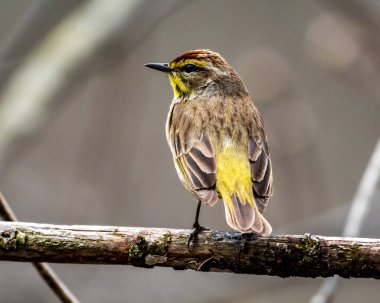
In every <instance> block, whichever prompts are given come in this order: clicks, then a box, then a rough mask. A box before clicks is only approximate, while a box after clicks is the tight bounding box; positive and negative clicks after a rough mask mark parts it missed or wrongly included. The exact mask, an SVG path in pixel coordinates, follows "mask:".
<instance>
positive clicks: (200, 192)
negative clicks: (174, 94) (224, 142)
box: [169, 106, 218, 205]
mask: <svg viewBox="0 0 380 303" xmlns="http://www.w3.org/2000/svg"><path fill="white" fill-rule="evenodd" d="M176 107H177V106H175V107H174V108H173V111H174V112H173V114H176V115H177V116H176V119H175V123H172V124H171V125H170V130H169V144H170V145H171V146H172V151H173V153H174V158H175V163H176V165H177V166H178V167H179V169H178V170H177V171H178V172H179V173H180V174H181V175H182V176H181V180H182V182H183V183H184V185H185V187H186V188H188V189H190V191H191V192H192V193H193V194H194V195H195V196H196V197H197V199H199V200H200V201H202V202H205V203H209V204H211V205H213V204H215V203H216V202H217V201H218V194H217V192H216V189H215V185H216V161H215V152H214V148H213V146H212V142H211V139H210V137H209V135H208V133H207V132H206V131H203V132H200V131H197V130H196V129H194V128H192V127H191V124H190V122H189V116H188V115H186V114H185V113H184V112H183V109H179V110H178V111H177V112H175V111H176Z"/></svg>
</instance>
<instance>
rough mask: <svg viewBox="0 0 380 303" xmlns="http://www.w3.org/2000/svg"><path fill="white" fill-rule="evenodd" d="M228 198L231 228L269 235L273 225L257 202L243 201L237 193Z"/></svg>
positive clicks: (228, 216) (226, 208)
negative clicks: (260, 209)
mask: <svg viewBox="0 0 380 303" xmlns="http://www.w3.org/2000/svg"><path fill="white" fill-rule="evenodd" d="M226 200H228V201H226ZM226 200H224V208H225V212H226V220H227V223H228V225H229V226H230V227H231V228H233V229H235V230H238V231H240V232H242V233H251V232H252V233H255V234H257V235H260V236H268V235H269V234H270V233H271V232H272V227H271V226H270V224H269V223H268V221H267V220H266V219H265V218H264V216H263V215H262V214H261V213H260V211H259V209H258V208H257V206H256V205H255V203H253V205H252V204H251V203H248V201H245V202H244V203H242V202H241V201H240V199H239V197H238V196H237V195H236V194H233V195H232V196H231V197H230V199H226Z"/></svg>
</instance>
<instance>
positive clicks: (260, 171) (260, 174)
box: [248, 133, 273, 212]
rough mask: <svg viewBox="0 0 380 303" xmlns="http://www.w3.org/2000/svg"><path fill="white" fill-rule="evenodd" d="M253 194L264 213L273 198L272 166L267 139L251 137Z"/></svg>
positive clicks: (249, 152)
mask: <svg viewBox="0 0 380 303" xmlns="http://www.w3.org/2000/svg"><path fill="white" fill-rule="evenodd" d="M248 157H249V160H250V166H251V178H252V181H253V192H254V194H255V200H256V202H257V204H258V205H257V206H258V208H259V210H260V212H264V211H265V209H266V207H267V205H268V202H269V198H270V197H271V196H272V192H273V190H272V183H273V181H272V164H271V159H270V155H269V148H268V143H267V140H266V137H265V135H264V134H263V133H261V135H260V136H257V134H256V136H255V135H251V136H250V137H249V141H248Z"/></svg>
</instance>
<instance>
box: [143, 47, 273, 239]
mask: <svg viewBox="0 0 380 303" xmlns="http://www.w3.org/2000/svg"><path fill="white" fill-rule="evenodd" d="M145 66H147V67H150V68H153V69H156V70H159V71H162V72H165V73H167V74H168V75H169V80H170V84H171V86H172V88H173V92H174V99H173V101H172V103H171V106H170V110H169V114H168V119H167V123H166V138H167V140H168V143H169V146H170V149H171V152H172V154H173V158H174V164H175V167H176V170H177V173H178V176H179V178H180V179H181V181H182V183H183V185H184V186H185V188H186V189H187V190H188V191H190V192H191V193H192V194H193V196H194V197H195V198H196V199H197V201H198V206H197V211H196V215H195V222H194V224H193V233H192V234H191V237H190V239H189V241H191V240H192V239H193V238H194V237H196V235H197V234H198V233H199V232H200V231H201V230H203V229H204V227H202V226H201V225H200V224H199V222H198V217H199V212H200V207H201V205H202V203H205V204H208V205H210V206H213V205H215V203H216V202H217V201H218V199H219V198H222V199H223V202H224V208H225V215H226V221H227V223H228V225H229V226H230V227H231V228H233V229H234V230H237V231H240V232H241V233H243V234H245V233H254V234H256V235H261V236H267V235H269V234H270V233H271V232H272V227H271V226H270V224H269V223H268V221H267V220H266V219H265V218H264V217H263V215H262V213H263V212H264V211H265V209H266V207H267V205H268V202H269V198H270V197H271V196H272V165H271V159H270V155H269V148H268V143H267V138H266V135H265V131H264V125H263V120H262V118H261V116H260V113H259V111H258V110H257V108H256V107H255V105H254V104H253V101H252V99H251V97H250V96H249V93H248V91H247V89H246V87H245V86H244V83H243V81H242V80H241V79H240V76H239V75H238V74H237V72H236V71H235V70H234V69H233V68H232V67H231V66H230V65H229V64H228V63H227V61H226V60H225V59H224V58H223V57H222V56H221V55H219V54H218V53H216V52H214V51H211V50H206V49H199V50H191V51H188V52H186V53H184V54H183V55H181V56H179V57H177V58H176V59H174V60H173V61H171V62H170V63H148V64H145Z"/></svg>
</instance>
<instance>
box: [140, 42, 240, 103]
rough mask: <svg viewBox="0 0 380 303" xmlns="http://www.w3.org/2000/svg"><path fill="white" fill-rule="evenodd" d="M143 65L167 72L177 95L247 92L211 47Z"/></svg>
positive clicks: (188, 96) (180, 96) (225, 62)
mask: <svg viewBox="0 0 380 303" xmlns="http://www.w3.org/2000/svg"><path fill="white" fill-rule="evenodd" d="M145 66H147V67H150V68H153V69H156V70H159V71H162V72H165V73H168V74H169V80H170V84H171V86H172V88H173V92H174V96H175V97H176V98H180V99H192V98H194V97H202V96H210V95H230V94H236V93H239V92H242V93H247V91H246V89H245V87H244V84H243V82H242V81H241V80H240V77H239V76H238V74H237V73H236V72H235V70H234V69H233V68H232V67H231V66H230V65H229V64H228V63H227V61H226V60H225V59H224V58H223V57H222V56H221V55H219V54H218V53H216V52H214V51H211V50H206V49H199V50H191V51H188V52H186V53H184V54H182V55H181V56H179V57H177V58H175V59H174V60H172V61H171V62H169V63H147V64H145Z"/></svg>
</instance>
